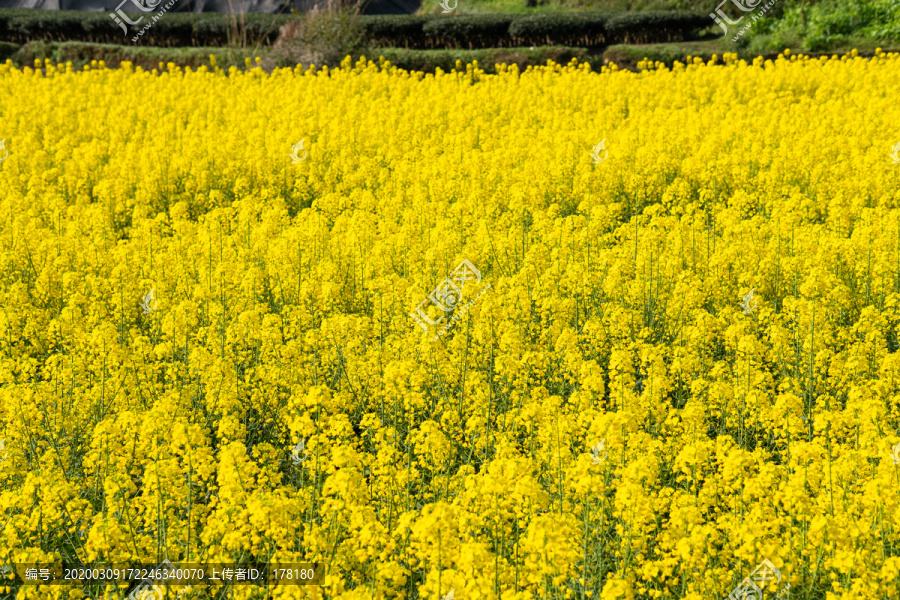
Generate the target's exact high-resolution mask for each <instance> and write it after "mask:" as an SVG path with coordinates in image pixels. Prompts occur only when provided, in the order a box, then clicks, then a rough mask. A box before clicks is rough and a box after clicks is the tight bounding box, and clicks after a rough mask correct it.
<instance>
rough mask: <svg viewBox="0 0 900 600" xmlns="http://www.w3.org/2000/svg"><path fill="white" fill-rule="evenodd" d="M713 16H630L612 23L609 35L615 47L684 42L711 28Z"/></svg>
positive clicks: (609, 26) (661, 13)
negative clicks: (619, 45) (694, 32)
mask: <svg viewBox="0 0 900 600" xmlns="http://www.w3.org/2000/svg"><path fill="white" fill-rule="evenodd" d="M710 21H711V19H710V18H709V15H702V14H697V13H685V12H641V13H626V14H624V15H618V16H615V17H612V18H611V19H609V21H608V22H607V24H606V31H607V33H608V34H609V37H610V39H612V40H614V41H613V42H612V43H614V44H660V43H664V42H680V41H682V40H686V39H689V38H690V34H691V32H693V31H697V30H700V29H705V28H707V27H709V25H710Z"/></svg>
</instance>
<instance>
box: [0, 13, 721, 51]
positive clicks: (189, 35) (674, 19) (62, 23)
mask: <svg viewBox="0 0 900 600" xmlns="http://www.w3.org/2000/svg"><path fill="white" fill-rule="evenodd" d="M154 14H156V13H152V12H150V13H144V14H143V15H136V16H131V17H130V18H131V19H132V20H136V19H137V17H138V16H143V17H144V19H143V20H142V21H141V22H140V23H139V25H138V26H135V27H134V28H133V29H132V28H130V30H129V33H128V35H127V36H126V35H125V34H124V33H123V32H122V30H121V28H120V27H119V26H118V25H116V23H115V22H114V21H113V20H112V19H111V18H110V17H109V13H105V12H104V13H98V12H81V11H58V10H29V9H2V10H0V41H6V42H12V43H15V44H25V43H27V42H29V41H47V42H62V41H81V42H91V43H101V44H131V43H135V42H133V41H132V40H133V38H134V37H135V36H136V34H137V31H138V29H139V28H140V26H142V25H144V24H147V23H149V22H151V21H150V17H152V15H154ZM292 18H295V17H292V16H291V15H272V14H262V13H250V14H246V15H243V29H244V30H245V32H246V40H247V42H249V43H250V44H252V45H256V44H257V43H259V44H261V45H263V46H268V45H271V44H272V43H274V42H275V40H276V39H277V37H278V34H279V28H280V27H281V26H282V25H284V24H286V23H287V22H289V20H290V19H292ZM358 19H359V20H358V22H359V24H360V26H361V27H362V29H363V31H364V33H365V35H366V37H367V38H368V39H369V43H370V44H371V45H372V46H374V47H394V48H409V49H432V48H449V49H457V48H468V49H476V48H509V47H516V46H578V47H597V46H602V45H609V44H618V43H629V44H636V43H637V44H650V43H660V42H673V41H683V40H690V39H693V34H694V33H695V32H697V31H701V30H703V29H706V28H708V27H710V26H711V25H712V20H711V19H710V18H709V16H708V15H705V14H703V15H701V14H696V13H685V12H642V13H640V12H639V13H624V14H605V13H598V12H579V13H539V14H530V15H522V16H517V15H492V14H482V15H452V16H447V15H362V16H360V17H359V18H358ZM234 33H235V30H234V21H233V19H232V17H230V16H229V15H224V14H217V13H166V14H164V15H163V16H162V18H160V19H159V20H157V21H156V22H155V23H153V27H151V28H150V29H148V30H146V31H145V32H144V33H143V34H142V35H141V36H140V37H139V38H137V41H136V43H137V44H139V45H141V46H160V47H175V46H178V47H201V46H204V47H221V46H226V45H228V43H229V39H230V37H231V36H233V35H234Z"/></svg>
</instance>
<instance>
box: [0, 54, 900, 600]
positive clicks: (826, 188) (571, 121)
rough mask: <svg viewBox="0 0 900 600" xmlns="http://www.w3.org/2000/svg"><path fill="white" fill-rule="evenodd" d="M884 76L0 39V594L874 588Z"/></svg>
mask: <svg viewBox="0 0 900 600" xmlns="http://www.w3.org/2000/svg"><path fill="white" fill-rule="evenodd" d="M38 67H39V68H38ZM898 89H900V56H897V55H886V54H884V53H882V52H879V53H877V55H876V56H875V57H874V58H871V59H864V58H861V57H858V56H855V53H854V54H853V55H850V56H845V57H842V58H837V57H833V58H831V59H828V58H822V59H811V58H809V57H803V56H799V57H798V56H794V55H791V54H790V53H789V52H787V51H786V52H785V53H784V54H783V55H782V56H781V57H779V58H778V59H777V60H774V61H772V60H765V61H763V60H762V59H757V60H756V61H754V62H753V63H752V64H748V63H746V62H744V61H738V60H737V59H736V57H735V56H732V55H726V56H725V57H724V59H718V60H717V59H716V58H714V59H713V60H712V61H711V62H710V63H708V64H704V63H702V62H701V61H699V60H691V61H688V64H680V63H676V64H675V66H674V68H671V69H667V68H664V67H662V66H661V65H651V64H643V65H642V70H641V71H640V72H637V73H635V72H626V71H620V70H617V69H616V68H615V67H614V66H610V67H604V68H603V69H602V71H601V72H599V73H598V72H591V70H590V68H589V67H588V66H586V65H579V64H574V63H573V64H571V65H567V66H563V65H555V64H550V65H548V66H547V67H542V68H538V69H529V70H527V71H525V72H520V71H519V70H518V69H516V68H515V67H511V68H507V67H505V66H500V67H499V68H498V73H497V74H495V75H489V74H486V73H485V72H484V71H483V70H481V69H480V68H479V67H478V65H477V64H473V65H468V66H463V65H458V68H457V69H456V70H454V71H452V72H450V73H445V72H441V71H438V72H437V73H436V74H434V75H430V74H429V75H426V74H422V73H408V72H405V71H402V70H398V69H396V68H395V67H392V66H391V65H390V64H387V63H383V62H382V63H381V64H376V63H373V62H369V63H366V62H365V61H361V62H360V63H358V64H355V65H354V64H351V61H350V60H349V59H347V60H346V61H345V62H344V64H343V65H341V68H340V69H332V70H328V69H327V68H322V69H317V68H315V67H314V66H310V67H308V68H303V67H297V68H296V69H279V70H276V71H274V72H273V73H271V74H269V73H266V72H264V71H263V70H262V69H261V68H259V67H258V66H257V67H254V66H253V65H251V64H250V63H249V62H248V65H247V68H246V69H241V70H239V69H236V68H232V69H231V70H229V71H223V70H222V69H221V68H219V67H216V66H215V65H211V67H210V68H201V69H199V70H197V71H191V70H190V69H188V70H186V71H185V70H182V69H180V68H178V67H176V66H175V65H172V64H170V65H160V69H157V70H153V71H152V72H146V71H143V70H141V69H133V68H131V66H129V65H128V64H127V63H126V64H125V65H124V66H123V67H122V68H121V69H107V68H105V67H104V65H102V64H94V65H91V66H88V67H86V68H85V69H84V70H83V71H77V72H76V71H73V69H72V68H71V66H66V65H52V64H49V63H48V64H45V65H36V66H35V68H25V69H17V68H14V67H13V66H12V64H10V63H7V64H6V65H3V66H0V139H3V140H4V146H3V149H2V150H0V159H2V162H0V269H2V283H0V440H2V449H0V566H4V567H3V568H2V569H0V577H4V578H5V580H4V581H3V583H5V584H7V587H6V588H2V587H0V596H3V594H4V593H5V594H6V597H12V594H17V595H16V596H15V597H16V598H19V599H22V600H25V599H29V600H30V599H36V598H53V599H62V598H87V597H91V598H106V599H118V598H124V597H125V596H126V595H127V594H128V593H129V591H130V590H129V589H128V586H127V585H125V584H124V583H121V582H120V584H119V585H116V584H112V583H107V584H102V585H101V584H97V583H91V584H90V585H85V586H79V587H73V586H69V587H63V586H53V587H48V586H43V585H35V584H31V585H20V583H21V582H20V577H21V571H20V570H18V569H19V566H20V565H24V564H31V563H50V562H55V561H66V562H69V563H84V564H101V565H102V564H117V563H143V564H157V563H160V562H161V561H163V560H165V559H168V560H169V561H171V562H172V563H175V564H180V563H202V564H213V563H229V562H240V563H242V564H243V563H261V564H270V563H272V564H274V563H315V564H316V569H317V570H318V571H319V572H320V575H319V576H320V577H321V579H320V580H319V584H318V585H304V586H279V587H276V588H272V589H269V590H266V589H265V588H261V587H257V586H250V585H236V586H234V587H233V590H232V591H231V592H230V594H231V595H228V596H227V597H228V598H234V599H238V600H241V599H249V598H312V599H314V600H321V599H325V598H334V599H342V600H353V599H364V598H378V599H408V600H412V599H415V598H421V599H429V600H438V599H440V598H455V599H456V600H481V599H484V600H488V599H490V600H525V599H531V598H535V599H536V598H546V599H582V598H594V599H600V600H619V599H628V600H633V599H674V598H686V599H692V600H706V599H721V598H726V597H728V596H729V594H731V596H732V597H733V598H744V597H748V598H749V597H752V598H756V597H757V596H756V595H747V594H756V593H757V592H756V590H757V589H762V590H764V592H765V594H766V596H765V597H766V598H775V597H776V595H777V594H780V596H779V597H781V598H785V597H788V596H789V597H790V598H795V599H797V598H799V599H803V600H812V599H828V600H831V599H837V598H842V599H857V598H871V599H881V600H889V599H896V598H897V594H898V590H900V495H898V490H900V464H898V463H900V446H897V445H898V443H900V429H898V426H900V352H898V351H897V350H898V348H900V164H898V163H900V159H897V160H896V161H895V159H893V158H892V157H891V156H890V155H892V154H893V155H894V156H895V157H896V155H897V153H898V151H897V149H895V145H896V144H897V143H898V142H900V101H898V98H897V90H898ZM895 446H897V447H896V448H895ZM17 573H18V575H17ZM130 583H134V582H130ZM167 589H168V593H169V596H168V597H175V596H176V595H178V597H180V598H185V599H196V598H224V597H226V596H225V595H223V594H222V593H220V592H221V590H220V589H219V588H215V587H209V586H203V585H197V586H191V587H189V588H179V589H176V588H175V587H172V586H169V587H168V588H167Z"/></svg>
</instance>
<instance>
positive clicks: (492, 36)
mask: <svg viewBox="0 0 900 600" xmlns="http://www.w3.org/2000/svg"><path fill="white" fill-rule="evenodd" d="M513 19H514V17H513V15H462V16H452V17H447V18H443V19H432V20H430V21H428V22H427V23H425V24H424V25H423V26H422V33H424V34H425V36H426V37H428V38H430V39H431V40H434V43H435V47H443V48H453V49H456V48H468V49H472V48H501V47H508V46H510V41H511V38H510V37H509V26H510V24H511V23H512V22H513Z"/></svg>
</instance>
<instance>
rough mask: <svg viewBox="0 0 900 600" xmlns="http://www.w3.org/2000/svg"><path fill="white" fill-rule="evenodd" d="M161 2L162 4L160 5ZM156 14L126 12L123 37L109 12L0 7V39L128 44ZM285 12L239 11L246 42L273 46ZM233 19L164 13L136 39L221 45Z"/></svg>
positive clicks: (145, 42) (166, 43)
mask: <svg viewBox="0 0 900 600" xmlns="http://www.w3.org/2000/svg"><path fill="white" fill-rule="evenodd" d="M160 5H162V4H160ZM155 14H157V12H147V13H138V14H136V15H134V14H129V15H128V16H129V18H130V19H131V20H132V21H136V20H137V19H138V18H139V17H144V18H143V20H141V21H140V22H139V23H138V25H136V26H132V27H129V31H128V34H127V35H126V34H125V33H124V32H123V31H122V29H121V28H120V27H119V26H118V25H117V24H116V23H115V22H114V21H113V20H112V19H111V18H110V16H109V12H88V11H75V10H33V9H26V8H14V9H0V41H4V42H12V43H16V44H25V43H27V42H30V41H44V42H68V41H79V42H92V43H98V44H130V43H132V41H131V38H133V37H134V36H135V35H137V32H138V31H139V30H140V28H141V27H142V26H144V25H145V24H147V23H150V22H152V21H151V18H152V17H153V15H155ZM290 18H291V16H290V15H272V14H263V13H249V14H246V15H243V20H244V29H245V30H246V33H247V40H248V42H250V43H253V44H256V43H257V42H261V43H262V44H263V45H270V44H272V43H273V42H274V41H275V39H276V38H277V37H278V29H279V27H280V26H281V25H284V24H285V23H287V22H288V20H289V19H290ZM232 26H233V21H232V19H231V17H230V16H229V15H224V14H219V13H184V12H169V13H165V14H164V15H163V16H162V17H161V18H160V19H159V20H157V21H156V22H155V23H153V27H151V28H150V29H148V30H146V31H145V32H144V34H143V35H142V36H141V37H140V38H139V41H138V43H139V44H140V45H142V46H162V47H173V46H225V45H227V44H228V38H229V33H230V30H231V28H232Z"/></svg>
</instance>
